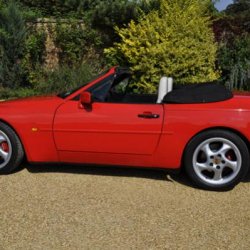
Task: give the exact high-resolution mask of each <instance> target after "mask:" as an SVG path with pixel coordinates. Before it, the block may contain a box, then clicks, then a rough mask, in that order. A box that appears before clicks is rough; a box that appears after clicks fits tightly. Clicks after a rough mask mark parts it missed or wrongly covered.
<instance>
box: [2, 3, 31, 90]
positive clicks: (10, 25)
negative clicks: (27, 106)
mask: <svg viewBox="0 0 250 250" xmlns="http://www.w3.org/2000/svg"><path fill="white" fill-rule="evenodd" d="M25 38H26V27H25V20H24V18H23V16H22V13H21V11H20V9H19V8H18V6H17V5H16V4H15V3H14V2H13V1H11V2H9V3H8V4H7V5H6V6H5V7H3V8H2V9H0V85H1V86H3V87H13V88H14V87H18V86H20V85H22V83H23V81H24V78H25V74H24V70H23V68H22V64H21V60H22V58H23V56H24V50H25V48H24V43H25Z"/></svg>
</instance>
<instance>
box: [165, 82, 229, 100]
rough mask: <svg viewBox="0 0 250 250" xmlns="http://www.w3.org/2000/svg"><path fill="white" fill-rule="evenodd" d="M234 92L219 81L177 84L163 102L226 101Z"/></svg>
mask: <svg viewBox="0 0 250 250" xmlns="http://www.w3.org/2000/svg"><path fill="white" fill-rule="evenodd" d="M232 97H233V94H232V92H231V91H230V90H228V89H227V88H226V87H225V86H223V85H220V84H217V83H200V84H189V85H177V86H175V88H174V89H173V90H172V91H171V92H169V93H167V94H166V95H165V97H164V98H163V103H176V104H177V103H179V104H185V103H187V104H188V103H209V102H220V101H225V100H228V99H230V98H232Z"/></svg>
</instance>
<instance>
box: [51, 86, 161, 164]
mask: <svg viewBox="0 0 250 250" xmlns="http://www.w3.org/2000/svg"><path fill="white" fill-rule="evenodd" d="M107 85H108V84H107V81H106V83H105V82H104V84H103V86H104V88H107V87H106V86H107ZM96 89H97V90H96V93H95V95H96V96H97V95H98V94H99V92H101V91H100V89H101V88H100V87H98V88H96ZM99 99H102V98H99ZM162 122H163V106H162V105H161V104H154V103H148V104H147V103H146V104H145V103H144V104H142V103H119V102H115V103H112V102H105V101H103V100H102V101H100V100H98V101H94V102H93V103H92V105H91V109H86V108H84V107H82V106H81V105H79V101H78V100H74V99H73V100H69V101H67V102H65V103H64V104H63V105H61V106H60V107H59V108H58V110H57V112H56V114H55V119H54V128H53V129H54V138H55V143H56V146H57V149H58V151H59V152H61V153H60V158H61V160H62V161H65V160H66V161H68V158H67V157H68V155H69V154H67V152H71V155H74V154H75V156H76V158H75V159H76V161H77V162H79V159H80V158H81V156H82V158H83V159H82V161H83V162H84V154H83V153H94V154H92V155H93V157H95V156H96V154H127V155H152V154H153V152H154V150H155V149H156V147H157V144H158V142H159V138H160V134H161V130H162ZM64 153H65V154H64ZM64 155H65V157H64ZM64 158H65V159H64ZM70 161H72V162H74V157H73V158H72V159H71V160H70ZM92 162H95V161H94V160H93V161H92Z"/></svg>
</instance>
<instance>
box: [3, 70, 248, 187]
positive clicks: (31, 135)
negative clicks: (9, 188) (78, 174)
mask: <svg viewBox="0 0 250 250" xmlns="http://www.w3.org/2000/svg"><path fill="white" fill-rule="evenodd" d="M159 80H160V83H159V90H158V95H157V94H155V95H151V94H136V93H134V86H133V83H131V82H132V81H131V72H130V71H129V70H128V69H124V68H119V67H114V68H111V69H110V70H109V71H107V72H105V73H103V74H102V75H100V76H99V77H97V78H96V79H95V80H93V81H91V82H89V83H87V84H84V85H83V86H81V87H80V88H78V89H75V90H73V91H69V92H66V93H62V94H59V95H57V96H52V97H34V98H26V99H20V100H10V101H5V102H1V103H0V172H1V173H11V172H12V171H13V170H14V169H16V168H17V167H18V166H19V165H20V164H21V162H22V160H23V158H24V157H26V159H27V161H28V162H31V163H41V162H44V163H56V162H61V163H72V164H73V163H86V164H97V165H98V164H99V165H116V166H117V165H123V166H134V167H148V168H159V169H172V170H178V169H181V168H184V169H185V170H186V172H187V174H188V176H189V177H190V178H191V180H192V181H193V182H194V183H195V184H196V185H198V186H199V187H202V188H205V189H211V190H223V189H228V188H232V187H233V186H234V185H236V184H237V183H239V182H240V181H241V180H242V178H243V177H244V176H245V175H246V174H247V171H248V168H249V141H250V98H249V97H247V96H239V95H233V94H232V93H231V92H230V91H229V90H227V89H226V88H224V87H223V86H220V85H216V84H198V85H189V86H184V87H179V86H177V87H175V84H174V86H173V83H172V80H171V78H167V77H162V78H161V79H159Z"/></svg>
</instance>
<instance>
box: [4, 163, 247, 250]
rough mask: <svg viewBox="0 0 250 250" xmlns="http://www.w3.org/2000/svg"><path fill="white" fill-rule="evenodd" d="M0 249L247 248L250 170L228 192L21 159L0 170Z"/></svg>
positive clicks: (148, 174)
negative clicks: (21, 163) (9, 170)
mask: <svg viewBox="0 0 250 250" xmlns="http://www.w3.org/2000/svg"><path fill="white" fill-rule="evenodd" d="M0 187H1V193H0V200H1V202H0V249H1V250H2V249H11V250H13V249H25V250H28V249H32V250H33V249H43V250H44V249H46V250H47V249H67V250H68V249H70V250H71V249H91V250H92V249H234V250H235V249H250V177H247V179H246V180H245V182H242V183H241V184H239V185H238V186H237V187H236V188H235V189H233V190H231V191H229V192H208V191H203V190H198V189H195V188H193V187H192V186H191V185H190V183H189V181H188V180H187V179H186V178H185V177H181V176H180V177H169V176H168V175H167V174H166V173H164V172H163V171H154V170H143V169H139V170H138V169H124V168H102V167H99V168H98V167H82V166H74V167H70V166H46V167H45V166H43V167H42V166H32V167H31V166H27V168H24V169H23V170H21V171H19V172H17V173H15V174H12V175H8V176H0Z"/></svg>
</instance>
